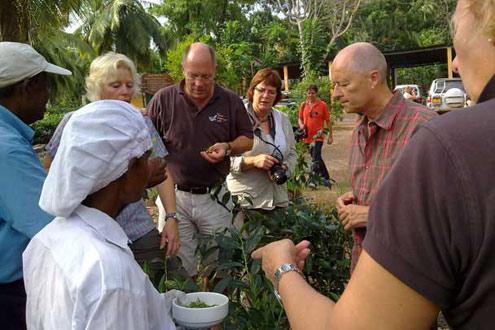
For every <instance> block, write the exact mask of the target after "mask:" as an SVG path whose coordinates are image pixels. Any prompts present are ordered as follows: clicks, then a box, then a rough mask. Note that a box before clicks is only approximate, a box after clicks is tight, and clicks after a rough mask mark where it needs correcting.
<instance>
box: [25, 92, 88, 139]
mask: <svg viewBox="0 0 495 330" xmlns="http://www.w3.org/2000/svg"><path fill="white" fill-rule="evenodd" d="M80 106H81V104H80V102H79V101H77V100H65V101H62V102H60V103H58V104H54V105H49V106H48V108H47V111H46V113H45V116H44V117H43V119H41V120H38V121H37V122H35V123H33V124H32V125H31V128H32V129H33V130H34V138H33V144H46V143H48V141H50V139H51V137H52V136H53V133H54V132H55V129H56V128H57V126H58V123H60V121H61V120H62V118H63V117H64V115H65V114H66V113H67V112H70V111H74V110H77V109H78V108H79V107H80Z"/></svg>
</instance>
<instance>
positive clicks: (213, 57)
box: [181, 43, 217, 67]
mask: <svg viewBox="0 0 495 330" xmlns="http://www.w3.org/2000/svg"><path fill="white" fill-rule="evenodd" d="M201 44H202V45H204V46H205V47H206V48H207V49H208V52H209V53H210V57H211V62H212V63H213V66H214V67H216V66H217V54H216V53H215V50H214V49H213V47H211V46H210V45H207V44H203V43H201ZM192 45H193V44H191V45H189V46H187V47H186V48H185V49H184V52H183V53H182V62H181V64H182V65H184V63H185V62H186V59H187V56H188V55H189V53H190V52H191V46H192Z"/></svg>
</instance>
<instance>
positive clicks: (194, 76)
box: [184, 72, 215, 82]
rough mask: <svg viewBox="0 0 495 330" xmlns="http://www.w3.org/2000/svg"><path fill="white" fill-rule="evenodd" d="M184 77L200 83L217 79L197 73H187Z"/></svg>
mask: <svg viewBox="0 0 495 330" xmlns="http://www.w3.org/2000/svg"><path fill="white" fill-rule="evenodd" d="M184 77H186V80H192V81H193V80H199V81H208V82H210V81H213V79H215V76H214V75H210V74H195V73H189V72H185V73H184Z"/></svg>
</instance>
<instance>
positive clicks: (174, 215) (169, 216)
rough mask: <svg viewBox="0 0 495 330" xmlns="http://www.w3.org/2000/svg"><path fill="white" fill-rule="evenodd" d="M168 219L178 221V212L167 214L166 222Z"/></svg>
mask: <svg viewBox="0 0 495 330" xmlns="http://www.w3.org/2000/svg"><path fill="white" fill-rule="evenodd" d="M168 219H175V220H178V219H177V213H176V212H169V213H167V215H166V216H165V221H167V220H168Z"/></svg>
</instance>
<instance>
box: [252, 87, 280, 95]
mask: <svg viewBox="0 0 495 330" xmlns="http://www.w3.org/2000/svg"><path fill="white" fill-rule="evenodd" d="M254 90H255V91H257V92H258V93H260V94H265V93H266V94H268V95H269V96H275V95H277V90H273V89H266V88H260V87H255V88H254Z"/></svg>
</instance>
